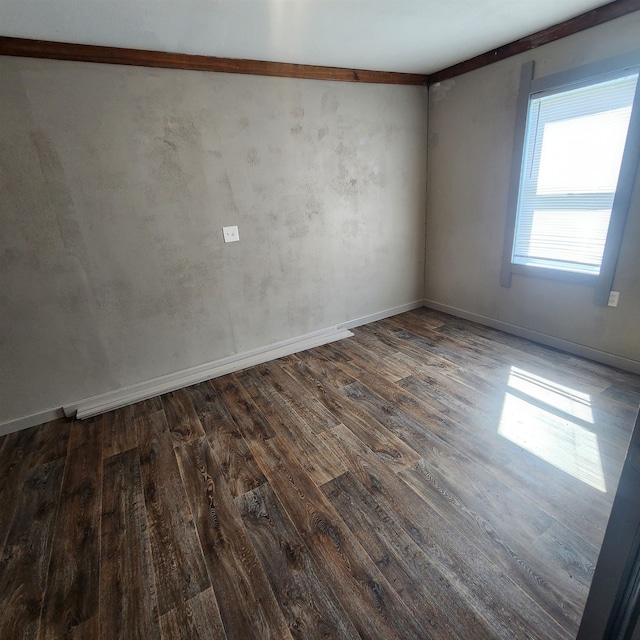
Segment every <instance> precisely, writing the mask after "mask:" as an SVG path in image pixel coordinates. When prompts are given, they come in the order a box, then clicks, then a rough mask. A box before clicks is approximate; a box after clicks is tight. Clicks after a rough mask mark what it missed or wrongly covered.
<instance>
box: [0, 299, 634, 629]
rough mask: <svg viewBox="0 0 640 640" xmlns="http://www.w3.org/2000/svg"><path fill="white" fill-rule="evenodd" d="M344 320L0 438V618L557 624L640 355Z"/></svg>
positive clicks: (567, 618) (571, 601)
mask: <svg viewBox="0 0 640 640" xmlns="http://www.w3.org/2000/svg"><path fill="white" fill-rule="evenodd" d="M353 333H354V335H353V337H351V338H349V339H347V340H342V341H340V342H337V343H332V344H328V345H323V346H321V347H318V348H315V349H312V350H310V351H308V352H303V353H299V354H296V355H292V356H287V357H286V358H281V359H279V360H277V361H275V362H270V363H266V364H262V365H259V366H258V367H253V368H251V369H248V370H245V371H243V372H240V373H237V374H234V375H229V376H224V377H221V378H218V379H216V380H213V381H208V382H204V383H200V384H198V385H194V386H192V387H189V388H187V389H184V390H181V391H180V392H178V393H174V394H172V395H167V396H164V397H160V398H153V399H150V400H146V401H143V402H140V403H136V404H135V405H133V406H132V407H125V408H123V409H122V410H117V411H115V412H111V413H110V414H107V415H105V416H101V417H97V418H94V419H91V420H89V421H87V422H76V421H74V420H56V421H53V422H50V423H47V424H44V425H41V426H40V427H36V428H34V429H32V430H26V431H24V432H19V433H17V434H11V435H9V436H5V437H3V438H0V541H4V540H6V541H7V542H6V545H3V546H4V549H3V550H2V549H0V607H1V608H2V612H3V615H2V616H0V638H2V640H4V638H5V637H7V638H11V640H13V638H22V637H25V638H33V637H38V636H39V637H41V638H51V639H54V640H57V639H58V638H60V639H62V638H65V639H69V638H78V639H82V640H86V639H91V640H92V639H93V638H105V639H107V638H129V637H130V638H143V637H144V638H146V637H157V638H160V639H161V640H169V639H170V640H183V639H184V640H192V639H193V638H214V639H216V640H217V639H221V638H227V639H228V638H242V640H253V639H254V638H278V639H279V638H293V637H295V638H314V637H333V638H352V637H353V638H355V637H358V636H360V637H363V638H385V640H386V639H387V638H403V639H404V638H420V639H421V640H422V639H427V638H430V639H432V640H451V639H452V638H455V639H456V640H489V639H499V640H512V639H514V638H532V639H533V638H536V639H538V638H545V640H546V639H555V638H560V639H569V638H573V637H575V634H576V631H577V628H578V621H579V618H580V614H581V611H582V607H583V606H584V603H585V601H586V598H587V592H588V590H589V585H590V583H591V579H592V576H593V575H594V565H595V562H596V558H597V557H598V550H599V545H600V542H601V540H602V535H603V533H604V529H605V525H606V522H607V517H608V514H609V511H610V509H611V503H612V499H613V491H614V490H615V487H616V485H617V482H618V479H619V478H618V475H619V472H620V465H621V463H622V461H623V459H624V457H625V453H626V449H627V443H628V439H629V435H630V433H631V429H632V426H633V423H634V421H635V412H636V410H637V402H638V395H637V391H638V390H640V377H639V376H634V375H632V374H628V373H625V372H623V371H619V370H615V369H610V368H608V367H605V366H603V365H599V364H596V363H592V362H589V361H586V360H583V359H580V358H576V357H573V356H569V355H568V354H564V353H562V352H559V351H556V350H553V349H548V348H547V347H543V346H540V345H535V344H534V343H531V342H530V341H527V340H522V339H520V338H516V337H514V336H509V335H507V334H502V333H500V332H499V331H496V330H493V329H487V328H486V327H481V326H478V325H474V324H473V323H471V322H468V321H464V320H460V319H458V318H452V317H450V316H447V315H446V314H442V313H440V312H435V311H430V310H426V309H416V310H413V311H410V312H407V313H405V314H402V315H400V316H395V317H393V318H387V319H385V320H381V321H379V322H375V323H372V324H371V325H366V326H362V327H357V328H356V329H354V331H353ZM514 400H517V402H520V403H522V404H521V408H520V410H519V411H517V412H515V413H514V412H513V411H512V412H511V413H509V411H505V409H504V407H507V409H508V407H509V403H510V402H513V401H514ZM165 406H166V407H167V411H168V412H169V413H170V414H171V416H172V424H173V426H174V429H173V433H172V430H171V429H170V427H169V424H168V422H167V419H166V416H165V410H164V407H165ZM132 419H133V426H134V428H133V429H131V428H130V426H131V420H132ZM343 421H344V424H343ZM515 427H518V429H520V432H519V433H520V436H518V432H515V433H516V435H515V436H514V435H513V433H514V431H513V430H514V428H515ZM550 428H551V430H549V429H550ZM523 434H524V435H525V436H527V437H528V438H532V439H533V442H534V443H537V449H536V448H535V447H529V448H527V446H525V445H527V442H526V441H519V440H518V437H521V436H522V435H523ZM550 434H551V435H550ZM507 436H510V437H507ZM510 438H511V439H510ZM541 442H542V443H544V444H545V446H546V448H545V447H540V446H539V445H540V443H541ZM529 449H531V450H529ZM394 450H395V451H401V456H400V458H398V457H397V456H396V455H394V454H392V453H391V452H392V451H394ZM584 451H591V452H592V453H593V454H594V456H596V457H597V460H596V462H597V464H596V463H594V460H595V458H594V459H593V460H592V459H591V458H589V456H586V457H585V455H584ZM560 452H561V455H560ZM572 452H575V454H576V455H578V458H576V459H579V460H581V461H583V463H584V464H583V466H582V467H580V466H578V467H577V468H572V467H571V466H566V465H565V466H564V467H563V466H562V464H561V463H562V460H560V458H568V459H572V458H571V456H572V455H574V453H572ZM549 454H551V457H550V458H549ZM553 455H555V456H556V457H555V458H554V457H553ZM559 455H560V458H559V457H558V456H559ZM580 456H581V457H580ZM559 460H560V461H559ZM598 464H599V465H600V467H598ZM592 467H593V468H592ZM596 467H598V471H599V472H600V471H601V476H602V477H601V481H602V485H601V486H599V487H598V486H591V485H590V484H588V483H587V482H585V481H584V478H581V476H580V473H581V472H583V471H584V469H585V468H587V469H590V470H591V471H590V473H591V476H588V478H592V476H593V469H594V468H596ZM572 473H573V475H572Z"/></svg>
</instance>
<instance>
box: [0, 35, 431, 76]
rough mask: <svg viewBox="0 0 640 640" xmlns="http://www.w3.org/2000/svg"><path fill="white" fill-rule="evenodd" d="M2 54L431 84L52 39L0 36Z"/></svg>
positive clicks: (355, 71)
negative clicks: (54, 40) (53, 40)
mask: <svg viewBox="0 0 640 640" xmlns="http://www.w3.org/2000/svg"><path fill="white" fill-rule="evenodd" d="M0 55H3V56H20V57H25V58H49V59H53V60H75V61H80V62H99V63H105V64H124V65H135V66H139V67H163V68H165V69H192V70H195V71H218V72H220V73H245V74H251V75H256V76H280V77H284V78H307V79H311V80H337V81H341V82H369V83H378V84H404V85H425V84H426V83H427V76H426V75H423V74H418V73H396V72H392V71H365V70H361V69H342V68H338V67H318V66H313V65H307V64H289V63H285V62H266V61H262V60H237V59H233V58H215V57H213V56H198V55H191V54H186V53H166V52H164V51H146V50H143V49H122V48H120V47H101V46H96V45H88V44H71V43H67V42H52V41H49V40H27V39H25V38H8V37H5V36H0Z"/></svg>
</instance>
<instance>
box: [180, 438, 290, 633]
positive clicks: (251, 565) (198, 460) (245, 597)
mask: <svg viewBox="0 0 640 640" xmlns="http://www.w3.org/2000/svg"><path fill="white" fill-rule="evenodd" d="M176 455H177V457H178V460H179V463H180V468H181V471H182V477H183V480H184V483H185V487H186V489H187V494H188V496H189V501H190V504H191V509H192V511H193V514H194V519H195V522H196V526H197V528H198V533H199V535H200V541H201V543H202V548H203V549H204V552H205V557H206V561H207V569H208V572H209V577H210V579H211V583H212V584H213V589H214V592H215V594H216V600H217V601H218V606H219V608H220V616H221V617H222V621H223V623H224V628H225V631H226V634H227V637H228V638H229V639H231V638H238V639H241V638H250V637H258V638H285V637H290V636H289V633H288V631H287V625H286V623H285V620H284V617H283V615H282V612H281V611H280V608H279V607H278V604H277V602H276V600H275V598H274V596H273V593H272V592H271V590H270V588H269V586H268V580H267V578H266V576H265V575H264V572H263V570H262V567H261V565H260V562H259V560H258V558H257V556H256V554H255V552H254V550H253V547H252V546H251V543H250V542H249V539H248V536H247V533H246V530H245V528H244V525H243V523H242V519H241V517H240V514H239V513H238V510H237V509H236V507H235V505H234V503H233V501H232V498H231V495H230V493H229V490H228V488H227V486H226V482H225V481H224V477H223V476H222V473H221V472H220V469H219V467H218V464H217V463H216V461H215V459H214V457H213V453H212V451H211V447H210V445H209V442H208V440H207V439H206V438H200V439H199V440H195V441H193V442H192V443H190V444H187V445H183V446H181V447H178V449H177V450H176Z"/></svg>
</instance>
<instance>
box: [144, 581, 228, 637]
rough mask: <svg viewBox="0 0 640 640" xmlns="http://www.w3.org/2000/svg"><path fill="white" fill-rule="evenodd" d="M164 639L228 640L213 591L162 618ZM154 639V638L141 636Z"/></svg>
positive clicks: (210, 590)
mask: <svg viewBox="0 0 640 640" xmlns="http://www.w3.org/2000/svg"><path fill="white" fill-rule="evenodd" d="M160 625H161V626H162V637H163V638H165V639H166V640H171V639H172V638H189V640H226V638H227V636H226V634H225V632H224V628H223V626H222V620H221V619H220V612H219V611H218V603H217V602H216V598H215V596H214V595H213V589H211V588H210V589H207V590H206V591H203V592H202V593H199V594H198V595H197V596H194V597H193V598H191V600H187V601H186V602H185V603H184V604H181V605H180V606H178V607H176V608H175V609H171V611H167V613H165V614H164V615H163V616H162V617H161V618H160ZM140 637H154V636H140Z"/></svg>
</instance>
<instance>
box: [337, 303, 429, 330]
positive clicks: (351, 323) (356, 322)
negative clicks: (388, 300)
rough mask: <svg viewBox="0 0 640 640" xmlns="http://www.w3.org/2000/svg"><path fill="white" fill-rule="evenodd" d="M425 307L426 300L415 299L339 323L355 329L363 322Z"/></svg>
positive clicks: (343, 326) (366, 322)
mask: <svg viewBox="0 0 640 640" xmlns="http://www.w3.org/2000/svg"><path fill="white" fill-rule="evenodd" d="M420 307H424V300H415V301H414V302H408V303H407V304H401V305H400V306H399V307H393V308H392V309H385V310H384V311H378V312H376V313H371V314H369V315H368V316H360V317H359V318H356V319H355V320H347V322H341V323H340V324H339V325H338V329H353V327H359V326H360V325H363V324H369V322H375V321H376V320H384V319H385V318H390V317H391V316H397V315H398V314H399V313H404V312H405V311H411V310H412V309H419V308H420Z"/></svg>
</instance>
